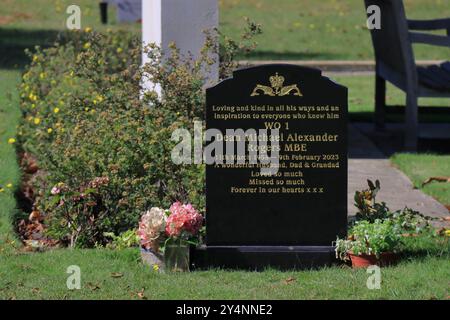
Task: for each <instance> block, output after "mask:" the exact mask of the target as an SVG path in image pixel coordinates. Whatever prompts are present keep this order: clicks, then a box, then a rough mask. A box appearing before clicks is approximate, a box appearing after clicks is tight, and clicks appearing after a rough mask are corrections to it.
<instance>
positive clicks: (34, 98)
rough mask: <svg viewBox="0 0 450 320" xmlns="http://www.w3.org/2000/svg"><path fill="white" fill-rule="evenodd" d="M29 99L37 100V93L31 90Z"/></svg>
mask: <svg viewBox="0 0 450 320" xmlns="http://www.w3.org/2000/svg"><path fill="white" fill-rule="evenodd" d="M28 99H30V100H31V101H36V100H37V95H35V94H33V92H31V93H30V94H29V95H28Z"/></svg>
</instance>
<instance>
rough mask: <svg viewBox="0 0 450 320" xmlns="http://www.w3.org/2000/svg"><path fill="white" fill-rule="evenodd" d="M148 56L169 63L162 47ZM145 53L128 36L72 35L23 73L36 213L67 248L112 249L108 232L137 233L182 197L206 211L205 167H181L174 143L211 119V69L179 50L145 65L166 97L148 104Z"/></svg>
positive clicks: (151, 97)
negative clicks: (204, 75)
mask: <svg viewBox="0 0 450 320" xmlns="http://www.w3.org/2000/svg"><path fill="white" fill-rule="evenodd" d="M149 54H150V55H153V56H155V57H156V56H161V53H160V51H159V49H158V48H156V47H152V48H150V50H149ZM140 55H141V48H140V46H139V41H138V40H137V39H134V38H132V37H130V36H129V35H128V34H126V33H109V34H107V35H101V34H96V33H92V32H74V33H71V34H69V36H68V39H66V40H65V43H64V45H61V44H56V45H55V46H54V47H52V48H49V49H45V50H40V49H39V48H38V49H37V52H36V53H35V54H34V55H32V63H31V66H30V67H29V68H28V70H27V71H26V73H25V74H24V76H23V83H22V85H21V92H22V93H21V107H22V111H23V114H24V118H23V121H22V124H21V126H20V128H19V137H20V141H21V145H22V148H23V150H24V151H25V152H27V153H29V154H32V155H34V156H35V157H36V159H37V164H38V167H39V169H40V171H39V174H38V175H37V177H36V178H35V179H34V180H33V181H34V185H33V187H34V188H35V199H34V204H33V207H34V208H33V209H34V210H37V211H39V212H40V213H41V214H42V215H43V216H44V217H45V224H46V226H47V233H48V235H50V236H51V237H52V238H55V239H59V240H60V241H61V242H62V243H65V244H71V245H72V246H94V245H96V244H104V243H106V242H108V240H109V239H108V238H107V237H105V236H104V234H105V233H106V232H112V233H114V234H120V233H121V232H124V231H126V230H128V229H130V228H134V227H135V226H136V225H137V222H138V219H139V216H140V214H141V213H142V212H143V211H145V210H146V209H147V208H148V207H151V206H161V207H168V206H169V205H170V204H171V203H172V202H174V201H175V200H180V201H184V202H191V203H192V204H193V205H194V206H196V207H197V208H199V209H200V210H202V208H204V192H203V191H204V168H203V166H201V165H199V166H177V165H174V164H173V163H172V161H171V159H170V151H171V150H172V148H173V146H174V145H175V143H174V142H172V141H171V140H170V138H171V134H172V131H173V130H174V129H176V128H178V127H184V128H190V127H191V126H192V124H193V120H194V118H197V117H201V116H202V115H203V112H202V110H203V109H202V108H203V99H204V93H203V91H202V85H201V77H200V70H199V67H197V66H203V65H204V63H205V62H204V61H200V60H199V61H197V62H192V61H191V60H189V59H186V60H183V58H182V57H180V56H178V55H177V51H176V49H175V48H174V49H173V52H172V57H173V58H171V59H169V61H168V63H167V64H164V66H158V67H157V66H156V65H153V67H152V66H149V67H148V68H147V71H148V72H149V73H150V76H151V77H152V78H153V79H154V80H156V81H157V82H158V83H159V84H160V85H161V87H162V88H163V89H164V94H163V95H162V97H161V99H159V98H157V95H156V94H155V93H154V92H149V93H148V94H146V99H140V81H141V70H140V68H139V64H140V59H139V58H140ZM201 59H203V57H202V58H201ZM194 65H195V66H196V69H195V68H192V66H194ZM149 104H153V106H152V107H149ZM175 108H176V110H177V111H176V112H174V109H175ZM52 191H53V192H52Z"/></svg>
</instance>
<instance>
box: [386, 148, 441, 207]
mask: <svg viewBox="0 0 450 320" xmlns="http://www.w3.org/2000/svg"><path fill="white" fill-rule="evenodd" d="M391 161H392V163H393V164H394V165H395V166H397V167H398V168H399V169H400V170H402V171H403V172H404V173H405V174H406V175H407V176H408V177H409V178H410V179H411V181H412V182H413V184H414V186H415V187H416V188H418V189H420V190H422V191H423V192H425V193H426V194H429V195H430V196H432V197H434V198H436V199H437V200H438V201H440V202H441V203H443V204H445V205H447V206H449V208H450V183H441V182H432V183H429V184H426V185H425V186H422V183H423V182H424V181H425V180H426V179H428V178H430V177H439V176H440V177H450V155H437V154H411V153H399V154H395V155H394V156H392V157H391Z"/></svg>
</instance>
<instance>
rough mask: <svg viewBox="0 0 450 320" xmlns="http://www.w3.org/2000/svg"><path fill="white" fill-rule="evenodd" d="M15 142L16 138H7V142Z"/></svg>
mask: <svg viewBox="0 0 450 320" xmlns="http://www.w3.org/2000/svg"><path fill="white" fill-rule="evenodd" d="M15 142H16V139H14V138H9V139H8V143H9V144H13V143H15Z"/></svg>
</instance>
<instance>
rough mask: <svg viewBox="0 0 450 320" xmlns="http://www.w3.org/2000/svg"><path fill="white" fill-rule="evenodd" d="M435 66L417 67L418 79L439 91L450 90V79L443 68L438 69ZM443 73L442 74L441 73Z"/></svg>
mask: <svg viewBox="0 0 450 320" xmlns="http://www.w3.org/2000/svg"><path fill="white" fill-rule="evenodd" d="M435 67H436V68H437V69H438V71H436V68H432V67H428V68H424V67H418V68H417V73H418V74H419V81H420V82H421V83H422V84H424V85H425V86H427V87H430V88H432V89H435V90H439V91H450V81H448V79H447V75H446V73H447V72H446V71H445V69H440V68H439V67H438V66H435ZM442 73H444V75H442Z"/></svg>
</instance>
